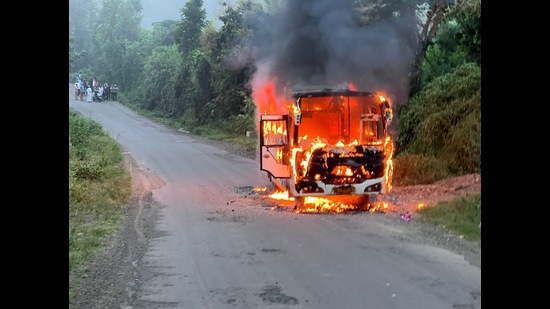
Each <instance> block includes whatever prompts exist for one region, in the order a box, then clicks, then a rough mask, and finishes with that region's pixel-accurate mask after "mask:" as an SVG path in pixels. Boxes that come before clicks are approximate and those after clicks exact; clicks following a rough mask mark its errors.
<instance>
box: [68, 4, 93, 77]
mask: <svg viewBox="0 0 550 309" xmlns="http://www.w3.org/2000/svg"><path fill="white" fill-rule="evenodd" d="M98 12H99V4H98V1H97V0H69V37H72V38H73V49H74V54H73V55H74V56H75V57H74V58H73V59H72V60H73V61H72V70H74V71H81V70H83V69H84V68H87V67H90V66H91V65H92V64H93V58H92V57H90V53H89V52H88V51H91V50H94V49H95V43H94V39H93V38H94V29H95V25H96V24H97V16H98V14H99V13H98Z"/></svg>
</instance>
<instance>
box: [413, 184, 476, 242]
mask: <svg viewBox="0 0 550 309" xmlns="http://www.w3.org/2000/svg"><path fill="white" fill-rule="evenodd" d="M417 213H418V214H420V216H419V217H418V219H419V220H421V221H424V222H428V223H430V224H433V225H435V226H438V227H440V228H442V229H444V230H449V231H450V232H452V233H454V234H457V235H462V236H464V238H465V239H468V240H472V241H479V240H481V194H477V195H472V196H467V197H462V198H459V199H456V200H453V201H450V202H444V203H440V204H438V205H435V206H433V207H427V208H423V209H419V210H417Z"/></svg>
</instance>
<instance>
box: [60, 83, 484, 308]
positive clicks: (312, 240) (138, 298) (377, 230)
mask: <svg viewBox="0 0 550 309" xmlns="http://www.w3.org/2000/svg"><path fill="white" fill-rule="evenodd" d="M69 107H70V108H73V109H74V110H76V111H78V112H80V113H82V114H83V115H84V116H87V117H90V118H92V119H94V120H95V121H97V122H99V123H100V124H101V125H102V126H103V128H104V129H105V130H106V131H107V132H108V133H109V134H110V135H112V136H113V137H114V138H115V139H116V141H117V142H118V143H119V144H120V145H121V146H122V148H123V149H124V151H125V152H127V154H130V155H131V156H132V157H133V159H134V160H135V161H136V162H137V163H138V164H139V165H140V166H142V167H143V168H145V169H147V170H149V171H150V172H151V173H153V174H154V175H155V177H156V178H157V179H159V180H158V181H157V182H156V187H155V188H153V190H152V198H153V199H154V200H155V201H156V202H158V204H159V205H162V207H160V210H159V216H158V220H156V222H155V227H154V228H155V230H156V231H158V233H157V234H156V236H155V237H153V238H151V239H148V241H147V246H146V248H145V254H144V255H143V256H142V257H141V258H140V259H139V260H136V261H135V262H134V267H135V273H136V276H137V278H136V279H135V282H137V284H135V285H134V287H133V289H132V291H131V294H132V295H131V297H128V300H127V301H126V303H125V304H124V306H122V307H121V308H128V309H145V308H147V309H149V308H181V309H184V308H185V309H187V308H198V309H202V308H319V309H340V308H346V309H355V308H357V309H366V308H373V309H381V308H398V309H442V308H449V309H451V308H468V309H470V308H474V309H476V308H481V269H480V268H479V267H477V266H473V265H470V264H469V263H468V262H467V261H466V260H465V259H464V257H463V256H461V255H459V254H456V253H453V252H451V251H448V250H445V249H443V248H441V247H436V246H433V245H431V244H429V243H428V242H423V241H420V240H419V239H418V238H416V237H411V236H410V234H409V232H410V231H409V226H408V224H410V222H404V221H400V220H399V219H398V218H397V217H395V216H393V217H392V216H390V215H389V214H382V213H371V212H358V213H352V214H330V213H329V214H326V213H325V214H298V213H294V212H293V211H285V210H273V209H272V208H270V207H264V206H263V205H262V204H261V203H258V199H253V198H247V196H246V195H243V194H240V193H239V192H241V193H242V191H243V190H244V189H246V188H248V189H249V188H253V187H262V186H268V179H267V176H266V175H265V174H264V173H263V172H261V171H259V164H258V163H257V162H256V161H254V160H250V159H246V158H243V157H240V156H236V155H232V154H230V153H228V152H226V151H224V150H221V149H218V148H215V147H213V146H210V145H207V144H202V143H200V142H198V141H197V140H196V139H194V138H193V137H192V136H191V135H188V134H185V133H183V132H178V131H177V130H172V129H169V128H166V127H164V126H162V125H159V124H156V123H154V122H152V121H150V120H148V119H145V118H143V117H141V116H139V115H138V114H136V113H135V112H133V111H131V110H130V109H128V108H126V107H125V106H123V105H121V104H119V103H117V102H101V103H98V102H92V103H86V102H82V101H75V100H74V99H73V96H72V85H69ZM243 188H244V189H243ZM145 274H149V275H145Z"/></svg>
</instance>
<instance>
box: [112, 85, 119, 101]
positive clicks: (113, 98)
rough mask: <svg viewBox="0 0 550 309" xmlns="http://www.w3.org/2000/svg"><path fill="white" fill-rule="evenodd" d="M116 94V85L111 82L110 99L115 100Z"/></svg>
mask: <svg viewBox="0 0 550 309" xmlns="http://www.w3.org/2000/svg"><path fill="white" fill-rule="evenodd" d="M117 95H118V86H117V85H116V84H113V85H112V86H111V100H112V101H116V99H117Z"/></svg>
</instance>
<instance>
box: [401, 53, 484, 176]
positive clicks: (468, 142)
mask: <svg viewBox="0 0 550 309" xmlns="http://www.w3.org/2000/svg"><path fill="white" fill-rule="evenodd" d="M396 114H397V117H398V122H397V139H396V148H397V152H396V157H397V156H399V154H400V153H416V154H419V155H421V156H424V157H433V158H435V159H437V161H438V162H440V163H442V164H443V165H444V167H445V168H444V170H445V171H446V172H449V173H451V174H453V175H462V174H468V173H478V172H480V171H481V68H480V67H479V66H477V65H476V64H474V63H467V64H464V65H462V66H460V67H458V68H457V69H456V70H455V71H453V72H452V73H450V74H446V75H443V76H440V77H438V78H436V79H434V80H433V82H431V83H430V84H428V85H426V87H425V88H424V89H423V90H422V91H420V92H419V93H418V94H417V95H416V96H415V97H413V98H412V99H411V100H410V101H409V102H408V104H406V105H404V106H402V107H400V108H399V110H398V111H397V112H396ZM396 171H398V169H397V168H396ZM413 174H415V175H421V174H423V172H421V171H418V172H416V173H413ZM453 175H449V176H453ZM428 178H429V177H428Z"/></svg>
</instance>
